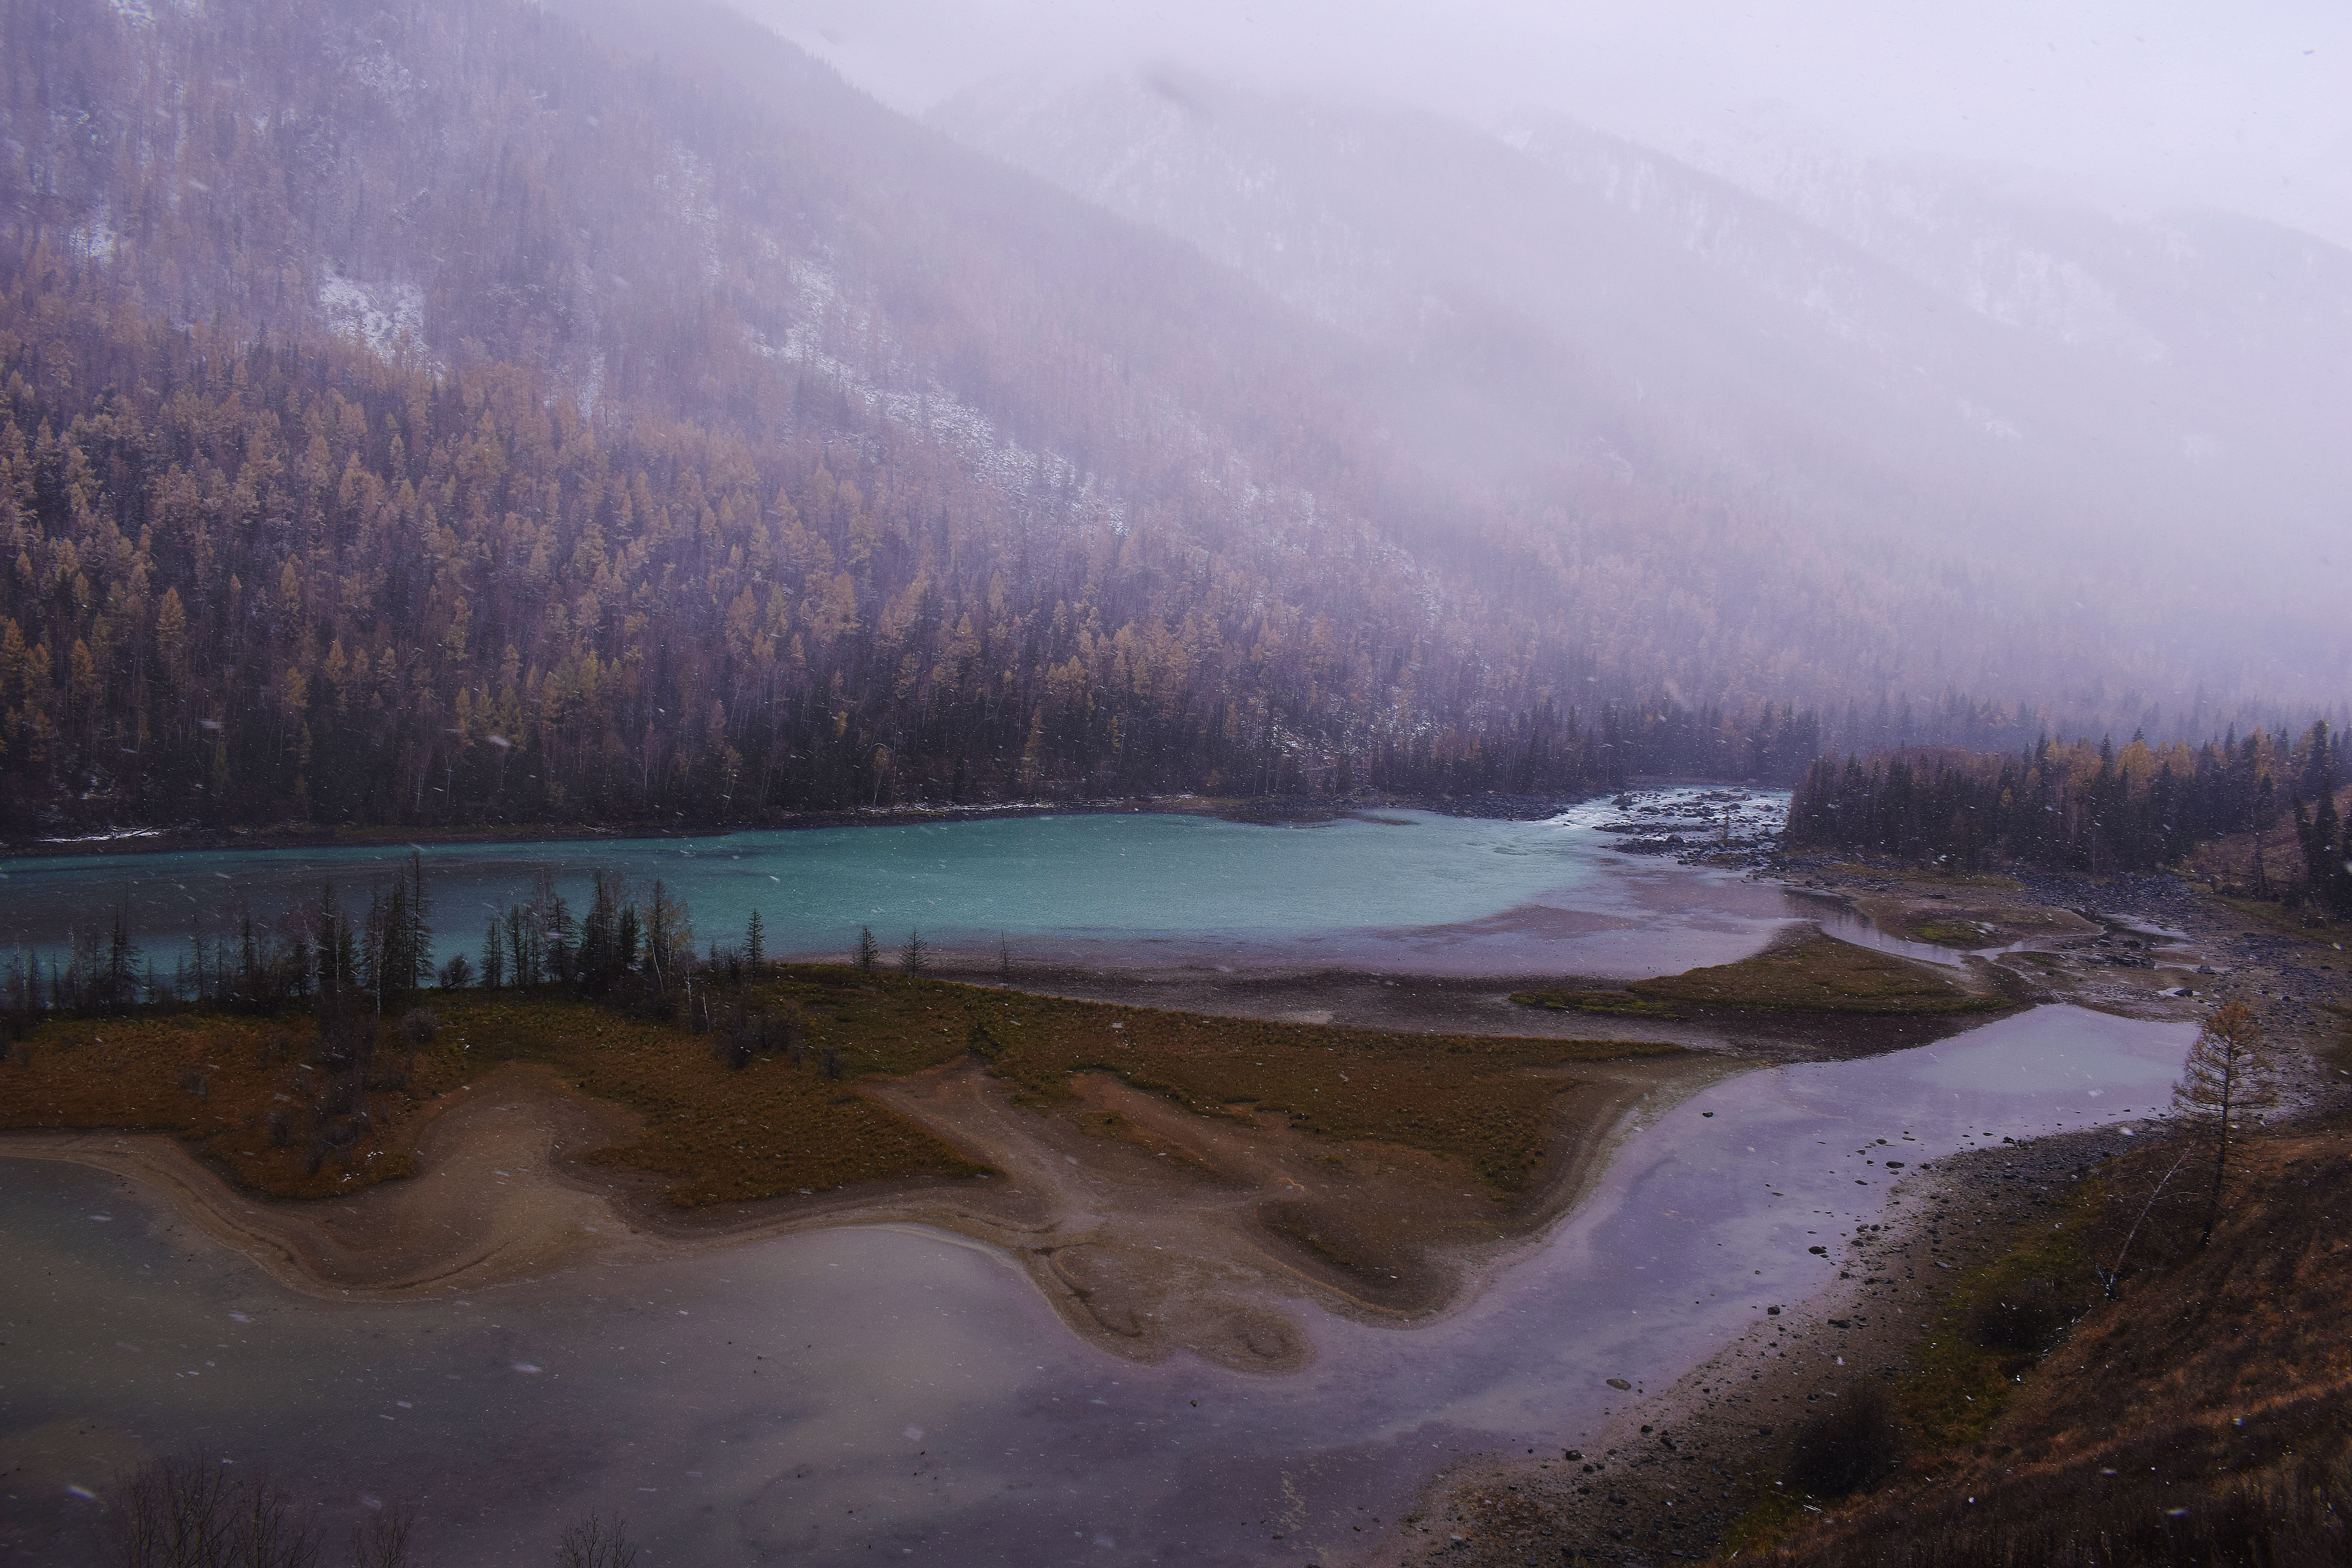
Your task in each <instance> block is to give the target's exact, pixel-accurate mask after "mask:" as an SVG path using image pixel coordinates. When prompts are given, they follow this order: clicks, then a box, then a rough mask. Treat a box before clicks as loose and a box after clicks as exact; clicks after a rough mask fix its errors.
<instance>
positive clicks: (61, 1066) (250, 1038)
mask: <svg viewBox="0 0 2352 1568" xmlns="http://www.w3.org/2000/svg"><path fill="white" fill-rule="evenodd" d="M318 1040H319V1034H318V1030H317V1029H316V1028H315V1027H313V1026H312V1025H311V1023H310V1019H308V1018H304V1017H295V1018H233V1017H224V1016H217V1015H212V1014H200V1013H180V1012H163V1011H157V1012H152V1013H145V1014H141V1015H138V1016H131V1017H122V1018H98V1019H60V1020H56V1021H53V1022H50V1023H48V1024H45V1025H43V1026H41V1027H40V1028H38V1029H37V1030H35V1031H34V1032H33V1033H32V1034H31V1035H30V1036H28V1037H26V1038H25V1039H23V1040H20V1041H19V1042H17V1044H16V1049H15V1050H14V1052H13V1053H11V1054H10V1055H9V1057H8V1059H7V1060H6V1061H5V1064H0V1127H10V1128H58V1129H73V1128H123V1129H130V1130H134V1131H152V1132H168V1133H171V1134H172V1135H173V1136H174V1137H177V1138H180V1139H183V1140H184V1141H185V1142H187V1143H188V1144H189V1145H190V1146H191V1147H192V1148H193V1149H194V1150H195V1151H196V1152H199V1153H201V1154H203V1155H205V1156H206V1157H208V1158H210V1159H212V1160H214V1161H216V1162H217V1163H219V1164H220V1165H222V1166H223V1167H225V1168H226V1171H227V1172H228V1173H229V1174H230V1175H231V1176H232V1177H234V1178H235V1179H236V1181H237V1182H238V1183H239V1184H242V1185H244V1186H247V1187H250V1188H252V1189H254V1190H255V1191H257V1192H262V1193H268V1194H270V1195H272V1196H274V1197H320V1196H324V1195H325V1194H330V1193H336V1192H348V1191H350V1190H351V1189H352V1188H353V1187H354V1186H365V1185H368V1184H373V1183H375V1182H379V1181H383V1180H385V1179H387V1178H389V1177H394V1176H404V1175H406V1174H407V1173H408V1170H409V1167H408V1162H407V1159H406V1156H405V1154H404V1153H403V1152H401V1150H400V1144H401V1136H400V1135H401V1133H402V1131H404V1129H405V1127H406V1126H407V1124H408V1123H410V1122H412V1121H414V1120H415V1114H416V1112H417V1110H418V1109H419V1105H420V1100H419V1095H418V1093H417V1089H418V1084H417V1082H416V1080H415V1079H412V1080H411V1081H410V1082H409V1083H408V1084H407V1085H406V1086H404V1087H394V1086H393V1085H391V1084H390V1082H389V1081H388V1080H389V1078H390V1076H391V1075H390V1074H389V1073H388V1072H387V1071H386V1070H385V1068H404V1067H405V1053H404V1051H402V1050H400V1049H398V1048H396V1047H383V1049H382V1052H381V1055H382V1058H383V1060H382V1063H381V1064H380V1066H379V1069H378V1074H377V1076H378V1078H379V1079H382V1080H386V1081H385V1086H384V1087H382V1088H377V1089H370V1090H369V1091H368V1093H367V1095H366V1098H365V1105H366V1109H367V1110H368V1112H369V1115H370V1117H371V1119H372V1120H373V1123H374V1131H375V1136H374V1138H373V1139H372V1140H371V1141H369V1142H365V1143H363V1144H359V1145H354V1146H353V1147H352V1150H351V1151H349V1152H350V1154H351V1158H350V1159H349V1160H348V1161H345V1160H343V1159H341V1158H338V1159H337V1160H335V1161H333V1162H331V1163H324V1164H321V1165H320V1168H318V1169H317V1170H312V1169H310V1153H309V1148H308V1132H309V1131H310V1121H309V1119H310V1108H311V1107H312V1106H313V1105H314V1104H315V1103H316V1096H317V1093H318V1087H319V1083H318V1080H319V1075H318V1074H317V1073H315V1072H313V1071H310V1070H309V1069H308V1068H305V1066H304V1065H303V1064H305V1063H306V1062H307V1061H308V1060H309V1059H310V1057H311V1056H313V1055H314V1054H315V1051H316V1047H317V1045H318ZM426 1055H427V1056H428V1057H429V1055H430V1053H429V1052H427V1053H426ZM419 1066H420V1067H424V1066H425V1063H424V1062H422V1061H420V1063H419ZM421 1076H422V1077H424V1078H425V1080H426V1081H430V1080H431V1078H432V1076H433V1075H431V1074H430V1073H429V1072H427V1073H425V1074H423V1075H421ZM452 1081H454V1080H452ZM425 1092H427V1093H429V1092H430V1091H429V1090H426V1091H425ZM273 1116H279V1117H283V1118H284V1119H285V1131H286V1132H287V1134H288V1136H289V1141H288V1142H285V1143H283V1144H281V1143H279V1142H277V1141H276V1140H275V1139H274V1138H273V1137H272V1134H271V1118H272V1117H273Z"/></svg>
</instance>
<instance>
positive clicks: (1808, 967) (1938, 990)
mask: <svg viewBox="0 0 2352 1568" xmlns="http://www.w3.org/2000/svg"><path fill="white" fill-rule="evenodd" d="M1511 1000H1512V1001H1514V1002H1517V1003H1520V1004H1522V1005H1527V1006H1531V1007H1552V1008H1559V1009H1563V1010H1572V1011H1576V1012H1584V1013H1603V1014H1616V1015H1621V1016H1633V1017H1664V1018H1672V1017H1675V1016H1679V1015H1678V1014H1677V1013H1675V1011H1673V1009H1674V1008H1676V1007H1681V1008H1684V1009H1699V1008H1711V1007H1720V1008H1728V1009H1731V1010H1734V1011H1737V1012H1745V1013H1844V1014H1853V1015H1860V1016H1875V1017H1898V1016H1899V1017H1908V1016H1921V1015H1931V1014H1940V1013H1975V1012H1983V1011H1986V1010H1989V1009H1993V1008H1999V1007H2004V1006H2007V1005H2009V1003H2008V1001H2007V999H2005V998H2003V997H2000V996H1991V995H1987V994H1983V993H1981V992H1978V991H1972V990H1970V989H1969V987H1967V986H1965V985H1962V984H1959V983H1958V981H1956V980H1954V979H1953V978H1951V977H1950V976H1949V975H1948V974H1947V973H1944V972H1942V971H1940V970H1937V969H1936V968H1934V967H1932V966H1931V965H1928V964H1925V963H1913V962H1912V961H1911V960H1909V959H1907V958H1896V957H1894V956H1893V955H1891V954H1888V953H1883V952H1873V951H1871V950H1870V949H1869V948H1866V947H1856V946H1854V945H1853V943H1852V942H1840V941H1838V940H1837V939H1836V938H1834V937H1831V936H1825V935H1823V934H1822V932H1821V931H1820V930H1819V929H1817V928H1813V929H1809V930H1807V931H1803V932H1802V933H1801V934H1799V935H1797V936H1795V937H1794V938H1792V939H1790V940H1787V941H1783V942H1775V943H1773V944H1772V945H1771V946H1769V947H1768V948H1766V949H1765V950H1764V951H1763V952H1759V953H1756V954H1754V955H1753V956H1752V957H1748V958H1743V959H1741V960H1739V961H1738V963H1718V964H1712V965H1709V966H1708V967H1706V968H1704V969H1693V970H1689V971H1686V972H1685V973H1681V974H1670V975H1660V976H1658V977H1656V978H1655V979H1651V980H1636V981H1634V982H1633V984H1630V985H1628V986H1626V987H1625V989H1624V990H1623V991H1578V990H1570V989H1560V990H1549V991H1520V992H1516V993H1514V994H1512V997H1511Z"/></svg>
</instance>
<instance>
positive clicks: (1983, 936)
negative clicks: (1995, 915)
mask: <svg viewBox="0 0 2352 1568" xmlns="http://www.w3.org/2000/svg"><path fill="white" fill-rule="evenodd" d="M1911 934H1912V936H1913V937H1915V938H1916V939H1917V940H1918V941H1920V942H1934V943H1935V944H1936V945H1937V947H1961V948H1973V947H1993V946H1996V945H1998V944H1999V943H2000V942H2001V941H2002V940H2003V938H2004V935H2005V933H2004V932H2003V931H2001V929H2000V927H1999V926H1997V925H1994V924H1993V923H1992V922H1991V921H1964V920H1957V919H1950V918H1947V919H1944V920H1934V921H1918V922H1917V923H1916V924H1914V925H1913V926H1912V927H1911Z"/></svg>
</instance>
